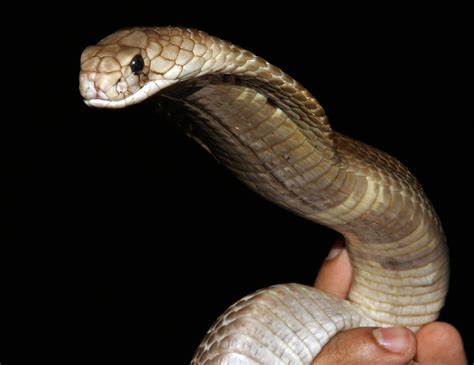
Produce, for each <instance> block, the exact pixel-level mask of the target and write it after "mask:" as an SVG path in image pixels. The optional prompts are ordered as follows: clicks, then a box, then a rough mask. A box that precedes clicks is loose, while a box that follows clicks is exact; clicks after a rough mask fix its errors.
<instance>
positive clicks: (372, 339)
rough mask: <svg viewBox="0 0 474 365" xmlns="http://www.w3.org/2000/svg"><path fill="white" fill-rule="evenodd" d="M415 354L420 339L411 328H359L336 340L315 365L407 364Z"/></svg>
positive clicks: (317, 359) (321, 354) (326, 348)
mask: <svg viewBox="0 0 474 365" xmlns="http://www.w3.org/2000/svg"><path fill="white" fill-rule="evenodd" d="M415 352H416V338H415V335H414V333H413V332H411V331H410V330H409V329H407V328H404V327H396V328H383V329H382V328H379V329H374V328H356V329H352V330H348V331H344V332H341V333H338V334H337V335H336V336H335V337H333V338H332V339H331V340H330V341H329V342H328V343H327V344H326V345H325V346H324V347H323V349H322V350H321V352H320V353H319V355H318V356H317V357H316V359H314V361H313V363H312V365H328V364H339V365H345V364H347V365H348V364H351V365H359V364H364V365H375V364H378V365H405V364H406V363H408V362H409V361H410V360H412V359H413V357H414V356H415Z"/></svg>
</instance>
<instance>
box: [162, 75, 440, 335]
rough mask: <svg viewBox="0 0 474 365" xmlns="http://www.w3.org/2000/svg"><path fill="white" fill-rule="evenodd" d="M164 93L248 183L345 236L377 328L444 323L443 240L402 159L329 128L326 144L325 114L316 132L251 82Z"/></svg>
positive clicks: (220, 80)
mask: <svg viewBox="0 0 474 365" xmlns="http://www.w3.org/2000/svg"><path fill="white" fill-rule="evenodd" d="M177 86H178V85H177ZM165 97H166V98H171V99H173V100H174V101H175V102H178V103H180V105H181V107H182V108H184V109H185V110H187V113H188V115H189V117H190V120H192V124H191V125H190V128H188V129H187V133H188V134H189V135H190V136H191V137H193V138H194V139H195V140H196V141H197V142H198V143H199V144H201V145H202V146H204V147H205V148H206V150H207V151H208V152H210V153H211V154H212V155H213V156H214V157H215V158H216V159H217V160H218V161H220V162H221V163H222V164H223V165H225V166H226V167H227V168H228V169H230V170H231V172H232V173H233V174H234V175H235V176H236V177H237V178H238V179H240V180H241V181H242V182H243V183H244V184H246V185H247V186H248V187H250V188H251V189H252V190H254V191H256V192H257V193H259V194H260V195H262V196H264V197H265V198H267V199H268V200H270V201H272V202H275V203H276V204H278V205H280V206H282V207H284V208H287V209H289V210H291V211H292V212H295V213H297V214H299V215H301V216H303V217H305V218H306V219H310V220H312V221H314V222H317V223H320V224H324V225H326V226H328V227H330V228H333V229H335V230H337V231H339V232H341V233H342V234H343V235H344V236H345V238H346V240H347V242H348V249H349V251H350V254H351V261H352V264H353V267H354V271H355V280H354V282H353V285H352V290H351V293H350V296H349V298H350V300H351V301H352V302H353V303H354V304H355V305H356V306H359V307H360V308H361V309H362V310H363V311H364V312H365V313H366V315H367V316H368V317H369V318H371V320H372V323H373V324H393V325H400V324H403V325H408V326H411V327H412V328H416V327H417V326H418V325H420V324H422V323H426V322H428V321H430V320H433V319H434V318H436V317H437V315H438V311H439V308H441V306H442V305H443V302H444V295H445V292H446V290H447V282H448V271H447V262H446V261H447V254H446V245H445V242H444V235H443V233H442V230H441V226H440V225H439V222H438V218H437V216H436V214H435V213H434V211H433V209H432V207H431V204H430V203H429V201H428V199H427V198H426V196H425V195H424V193H423V190H422V189H421V187H420V185H419V183H418V182H417V181H416V179H415V178H414V177H413V175H412V174H411V173H410V172H409V171H408V169H407V168H405V167H404V166H403V165H402V164H401V163H400V162H398V161H397V160H396V159H394V158H392V157H391V156H389V155H388V154H386V153H384V152H382V151H379V150H376V149H374V148H372V147H370V146H368V145H365V144H364V143H362V142H358V141H355V140H353V139H350V138H349V137H346V136H344V135H341V134H339V133H337V132H332V131H330V130H329V132H328V134H327V136H329V137H328V139H327V140H323V141H321V139H323V138H324V136H325V134H324V133H321V130H325V128H326V124H325V123H326V118H325V117H321V116H320V117H318V118H322V120H323V121H324V122H323V127H322V129H318V128H316V127H315V128H312V127H311V126H309V125H308V124H307V123H306V120H307V119H305V115H304V113H303V111H302V109H298V108H297V107H295V106H294V105H292V104H288V103H287V102H286V100H285V99H284V98H282V97H281V94H277V95H272V96H271V97H270V96H268V88H267V87H262V86H261V85H260V83H259V82H251V83H249V82H248V81H247V80H246V79H245V78H238V77H234V76H230V77H229V76H220V75H218V76H206V77H203V78H199V79H197V80H193V81H190V82H188V83H183V84H181V85H179V87H177V88H176V89H173V88H170V90H168V91H167V92H166V93H165ZM290 109H291V110H293V113H294V114H296V115H298V118H297V119H295V116H294V115H293V114H292V116H291V117H290V116H289V115H288V112H287V111H288V110H290ZM295 110H296V111H295ZM302 124H303V125H304V128H303V127H301V125H302ZM321 135H322V136H323V137H321ZM315 140H316V141H318V143H315V142H314V141H315ZM331 145H332V151H331V152H330V153H329V152H328V149H329V147H328V146H331ZM381 272H383V275H381V274H380V273H381ZM400 281H401V282H403V283H404V285H405V286H404V287H400V285H399V283H400ZM374 287H375V288H377V289H376V290H373V289H369V288H374ZM387 296H391V297H393V298H394V299H393V301H392V302H393V303H391V304H386V298H387ZM420 297H422V299H421V300H420ZM416 301H418V302H416ZM420 301H421V304H419V302H420ZM410 302H413V303H417V304H413V305H407V303H410ZM425 302H428V303H429V304H427V303H425ZM427 305H428V306H430V307H432V308H434V309H432V310H430V311H429V314H426V311H425V308H426V306H427ZM401 311H405V312H403V313H402V312H401Z"/></svg>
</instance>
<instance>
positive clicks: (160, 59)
mask: <svg viewBox="0 0 474 365" xmlns="http://www.w3.org/2000/svg"><path fill="white" fill-rule="evenodd" d="M205 36H207V35H206V34H205V33H203V32H200V31H195V30H191V29H184V28H172V27H165V28H145V27H142V28H129V29H124V30H120V31H117V32H115V33H113V34H111V35H110V36H108V37H106V38H104V39H103V40H101V41H100V42H99V43H98V44H97V45H95V46H91V47H87V48H86V49H85V50H84V51H83V53H82V56H81V72H80V76H79V82H80V84H79V85H80V86H79V89H80V92H81V95H82V96H83V98H84V101H85V103H86V104H87V105H90V106H94V107H103V108H122V107H125V106H128V105H132V104H136V103H139V102H141V101H143V100H145V99H147V98H148V97H150V96H151V95H153V94H155V93H157V92H158V91H160V90H162V89H164V88H166V87H167V86H169V85H171V84H174V83H177V82H178V81H182V80H184V79H188V78H190V77H192V76H196V75H199V74H200V73H202V72H203V67H202V66H203V64H204V62H205V58H204V57H203V56H204V52H205V51H208V49H207V47H206V46H205V45H204V44H202V43H201V41H202V39H203V38H206V37H205ZM207 37H209V36H207ZM207 53H209V52H207Z"/></svg>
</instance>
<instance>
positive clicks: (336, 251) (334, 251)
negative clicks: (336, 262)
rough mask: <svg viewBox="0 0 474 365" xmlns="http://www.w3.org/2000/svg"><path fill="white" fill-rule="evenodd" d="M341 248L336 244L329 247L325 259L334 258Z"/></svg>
mask: <svg viewBox="0 0 474 365" xmlns="http://www.w3.org/2000/svg"><path fill="white" fill-rule="evenodd" d="M342 248H343V247H342V245H336V246H334V247H333V248H331V251H329V254H328V255H327V257H326V259H325V260H332V259H335V258H336V257H337V256H339V254H340V253H341V252H342Z"/></svg>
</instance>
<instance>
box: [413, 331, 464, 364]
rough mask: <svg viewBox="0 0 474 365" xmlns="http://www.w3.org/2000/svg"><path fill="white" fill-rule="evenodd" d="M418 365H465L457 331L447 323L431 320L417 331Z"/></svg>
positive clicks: (460, 340)
mask: <svg viewBox="0 0 474 365" xmlns="http://www.w3.org/2000/svg"><path fill="white" fill-rule="evenodd" d="M416 338H417V340H418V351H417V355H416V361H417V362H418V363H419V365H441V364H443V365H467V358H466V354H465V352H464V346H463V343H462V339H461V336H460V334H459V332H458V331H457V330H456V328H454V327H453V326H451V325H450V324H448V323H443V322H433V323H430V324H427V325H426V326H423V327H422V328H421V329H420V330H419V331H418V332H417V333H416Z"/></svg>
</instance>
